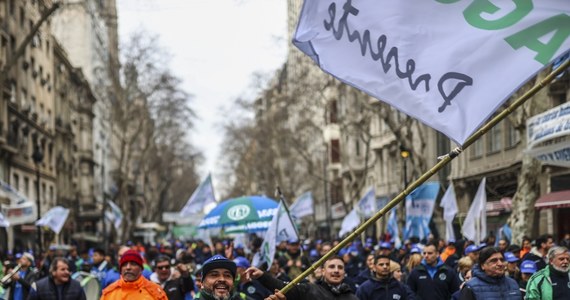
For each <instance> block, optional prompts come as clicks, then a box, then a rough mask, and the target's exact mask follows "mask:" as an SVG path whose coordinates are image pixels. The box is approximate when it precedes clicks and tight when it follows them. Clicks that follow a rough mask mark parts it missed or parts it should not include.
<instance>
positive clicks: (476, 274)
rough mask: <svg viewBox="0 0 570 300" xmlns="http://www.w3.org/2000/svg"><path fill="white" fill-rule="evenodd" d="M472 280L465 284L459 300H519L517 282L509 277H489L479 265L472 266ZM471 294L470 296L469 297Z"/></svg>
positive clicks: (519, 294) (519, 292)
mask: <svg viewBox="0 0 570 300" xmlns="http://www.w3.org/2000/svg"><path fill="white" fill-rule="evenodd" d="M472 272H473V278H471V280H469V281H467V282H465V286H463V289H462V290H461V295H460V297H459V299H473V298H474V299H485V300H520V299H522V295H521V291H520V290H519V285H518V284H517V282H516V281H515V280H514V279H512V278H510V277H509V276H501V277H490V276H488V275H487V274H485V272H484V271H483V270H481V267H480V266H479V265H475V266H473V269H472ZM469 294H472V295H469Z"/></svg>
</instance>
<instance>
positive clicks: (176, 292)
mask: <svg viewBox="0 0 570 300" xmlns="http://www.w3.org/2000/svg"><path fill="white" fill-rule="evenodd" d="M161 286H162V289H163V290H164V293H166V296H167V297H168V300H184V299H185V295H186V293H188V292H190V291H193V290H194V281H193V280H192V277H190V276H187V277H184V276H180V277H178V278H176V279H172V280H167V281H166V282H165V283H164V284H161Z"/></svg>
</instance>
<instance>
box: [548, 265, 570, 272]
mask: <svg viewBox="0 0 570 300" xmlns="http://www.w3.org/2000/svg"><path fill="white" fill-rule="evenodd" d="M551 266H552V268H554V270H556V271H558V272H561V273H567V272H568V270H570V266H567V267H557V266H555V265H554V264H551Z"/></svg>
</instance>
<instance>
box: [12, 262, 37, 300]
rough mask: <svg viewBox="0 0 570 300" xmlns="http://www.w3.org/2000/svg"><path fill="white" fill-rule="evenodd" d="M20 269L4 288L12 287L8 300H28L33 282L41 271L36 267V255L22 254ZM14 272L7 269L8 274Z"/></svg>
mask: <svg viewBox="0 0 570 300" xmlns="http://www.w3.org/2000/svg"><path fill="white" fill-rule="evenodd" d="M19 264H20V271H18V272H16V273H14V275H12V277H11V278H10V280H9V281H7V282H6V284H5V285H4V288H7V287H10V291H11V293H10V297H9V298H8V300H26V299H27V298H28V293H29V292H30V287H31V286H32V283H33V282H34V281H36V279H38V276H39V275H40V274H39V272H38V271H37V270H36V269H35V268H34V257H33V256H32V255H31V254H30V253H24V254H22V257H21V258H20V260H19ZM10 272H12V269H9V270H7V272H6V274H8V273H10Z"/></svg>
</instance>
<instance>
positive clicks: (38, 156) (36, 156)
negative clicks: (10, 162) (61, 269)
mask: <svg viewBox="0 0 570 300" xmlns="http://www.w3.org/2000/svg"><path fill="white" fill-rule="evenodd" d="M32 159H33V160H34V163H35V164H36V206H37V209H38V220H39V219H40V218H41V213H40V211H41V203H40V163H41V162H42V160H43V159H44V154H43V153H42V149H41V148H40V145H39V143H36V145H35V146H34V153H32ZM37 232H38V248H39V253H38V257H41V255H42V254H43V247H42V230H41V227H38V228H37Z"/></svg>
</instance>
